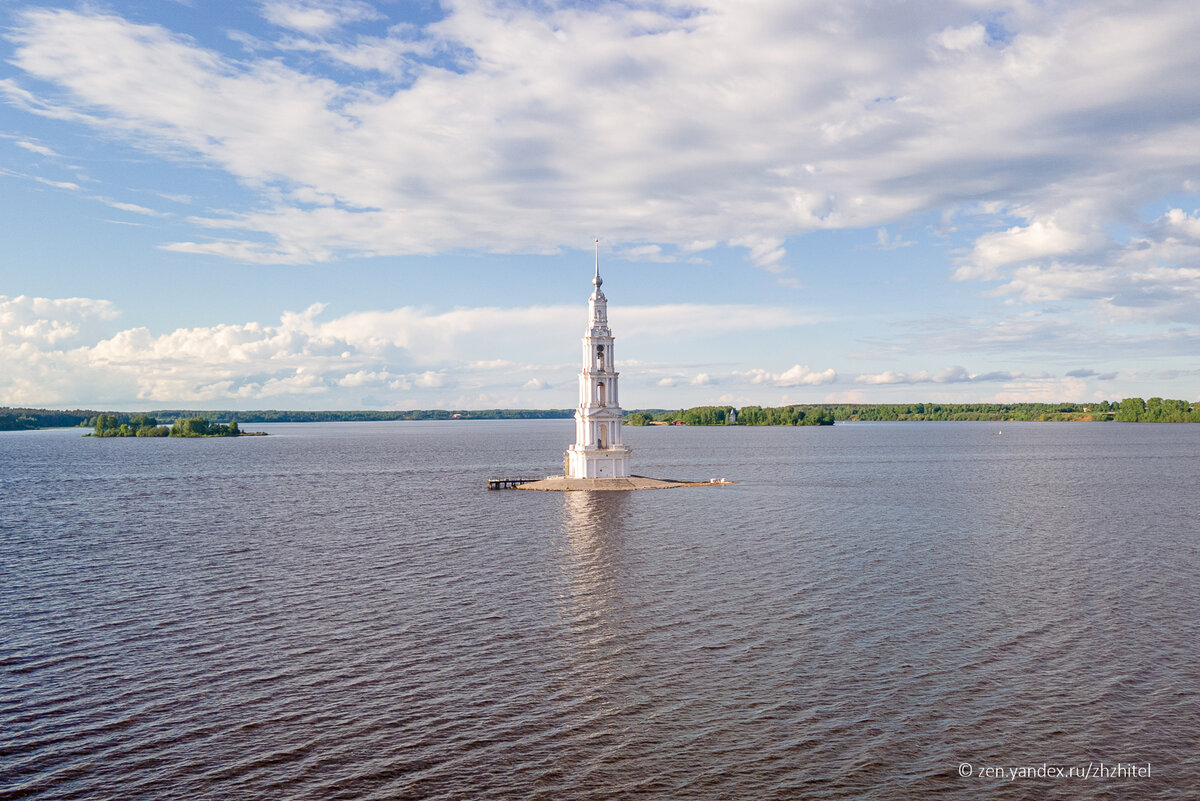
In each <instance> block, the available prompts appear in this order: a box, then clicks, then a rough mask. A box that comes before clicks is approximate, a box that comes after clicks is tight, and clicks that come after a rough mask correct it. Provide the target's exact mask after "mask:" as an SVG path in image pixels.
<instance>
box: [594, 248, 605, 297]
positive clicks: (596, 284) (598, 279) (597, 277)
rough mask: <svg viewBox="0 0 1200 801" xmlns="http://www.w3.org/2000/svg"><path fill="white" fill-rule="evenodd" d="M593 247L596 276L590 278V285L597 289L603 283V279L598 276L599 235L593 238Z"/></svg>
mask: <svg viewBox="0 0 1200 801" xmlns="http://www.w3.org/2000/svg"><path fill="white" fill-rule="evenodd" d="M595 248H596V277H595V278H593V279H592V285H593V286H594V287H596V289H599V288H600V285H601V284H603V283H604V279H603V278H601V277H600V237H596V239H595Z"/></svg>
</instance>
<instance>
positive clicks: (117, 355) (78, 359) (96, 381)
mask: <svg viewBox="0 0 1200 801" xmlns="http://www.w3.org/2000/svg"><path fill="white" fill-rule="evenodd" d="M622 313H623V315H625V316H626V317H627V319H628V320H629V321H630V325H629V327H630V328H631V329H638V328H640V329H642V330H644V331H662V330H667V331H672V332H677V333H683V334H685V335H688V334H693V335H694V334H707V333H710V332H709V331H708V324H709V323H708V321H709V320H714V321H716V322H717V325H718V327H719V328H720V330H725V331H729V330H736V329H737V327H738V326H739V325H740V326H741V327H742V328H745V329H756V328H758V326H759V325H760V324H761V323H760V320H759V318H760V317H761V316H763V315H765V316H767V317H771V316H772V315H776V316H777V315H778V311H777V310H772V309H769V308H767V309H762V310H757V311H756V310H755V309H754V308H753V307H732V309H726V308H723V307H719V306H684V307H680V308H676V307H672V306H648V307H636V306H634V307H624V308H622ZM116 317H117V309H116V307H115V306H114V305H113V304H112V303H111V302H110V301H107V300H94V299H89V298H67V299H47V298H29V297H25V296H19V297H12V298H10V297H7V296H0V361H2V363H3V364H4V365H5V370H4V372H3V373H0V403H6V404H16V405H21V404H34V405H43V404H63V403H74V404H85V405H90V404H97V403H103V402H108V403H115V402H122V401H124V402H133V401H136V402H139V403H160V404H171V403H197V402H214V403H218V402H225V403H230V404H237V403H240V402H243V401H244V402H247V403H249V402H258V401H268V400H272V399H274V401H273V402H279V403H284V402H287V400H288V399H292V401H293V402H300V403H301V404H302V405H304V398H306V397H324V398H327V399H329V400H328V403H332V404H334V405H336V404H338V403H341V404H342V405H344V406H356V405H358V403H357V402H352V400H351V395H352V393H355V392H368V391H369V392H370V393H372V394H371V397H375V398H390V399H391V400H389V401H388V403H408V404H410V405H411V404H416V403H418V401H421V402H423V403H424V405H426V406H439V405H444V401H445V396H444V395H443V391H457V390H468V391H471V392H476V393H478V394H479V396H480V397H483V396H488V397H492V396H503V397H510V398H514V399H521V398H524V403H525V404H526V405H531V406H541V405H544V403H545V401H544V400H540V399H538V398H535V396H534V395H525V394H522V393H535V394H536V393H541V392H543V391H544V390H547V389H550V388H552V387H554V386H560V385H564V384H567V383H569V382H570V380H571V378H572V376H573V374H574V372H575V371H576V370H577V369H578V365H575V364H570V363H564V362H561V361H551V362H543V363H536V362H533V363H516V362H513V361H511V360H509V359H506V358H503V356H502V355H500V354H504V353H511V352H513V351H514V349H518V348H519V349H521V350H522V352H525V353H533V352H535V351H537V350H538V348H539V347H540V348H542V349H543V350H544V352H545V355H548V356H550V357H552V358H559V357H561V356H563V355H564V354H563V352H562V351H563V347H564V346H565V347H566V348H567V351H566V352H567V353H574V350H575V349H574V346H572V345H570V344H569V343H572V342H575V341H577V339H578V336H579V331H580V327H581V322H582V319H583V315H582V312H581V310H580V308H578V307H577V306H544V307H526V308H496V307H477V308H460V309H452V310H450V311H444V312H431V311H428V310H424V309H420V308H416V307H401V308H397V309H388V310H378V311H360V312H350V313H347V314H343V315H340V316H337V317H327V316H326V314H325V306H324V304H320V303H315V304H312V305H310V306H309V307H308V308H306V309H304V310H303V311H299V312H285V313H284V314H282V315H281V316H280V318H279V320H278V321H277V322H274V323H260V322H253V321H252V322H246V323H223V324H218V325H211V326H202V327H196V328H179V329H175V330H173V331H168V332H166V333H154V332H152V331H151V330H150V329H148V328H146V327H144V326H138V327H132V328H124V329H119V330H112V329H113V326H112V323H113V321H114V320H115V318H116ZM780 319H782V318H780ZM656 321H657V322H656ZM530 343H534V344H533V345H531V344H530ZM480 357H483V358H480ZM628 368H632V369H633V371H634V373H635V374H636V372H637V371H638V370H639V368H638V366H637V363H630V364H629V365H628ZM790 372H791V371H789V373H790ZM716 380H717V379H715V378H713V377H712V376H710V375H708V374H706V373H698V374H697V375H695V376H694V377H693V378H692V379H691V382H690V383H691V384H693V385H696V386H702V385H705V384H708V383H716ZM504 392H508V393H509V394H508V395H503V393H504ZM498 393H499V394H498ZM297 399H299V400H297ZM510 402H511V403H519V402H520V401H519V400H513V401H510ZM376 405H378V404H376Z"/></svg>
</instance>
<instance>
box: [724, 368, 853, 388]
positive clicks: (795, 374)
mask: <svg viewBox="0 0 1200 801" xmlns="http://www.w3.org/2000/svg"><path fill="white" fill-rule="evenodd" d="M733 375H734V376H736V377H739V378H740V379H742V380H745V381H748V382H749V383H751V384H770V385H772V386H776V387H799V386H819V385H821V384H831V383H833V382H834V381H836V380H837V373H836V372H834V370H833V369H832V368H830V369H828V370H822V371H820V372H817V371H814V370H812V369H811V368H809V367H808V365H799V364H797V365H793V366H792V367H789V368H788V369H787V370H784V371H783V372H782V373H772V372H769V371H767V370H763V369H760V368H755V369H753V370H748V371H744V372H740V371H735V372H734V373H733Z"/></svg>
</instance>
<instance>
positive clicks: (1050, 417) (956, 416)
mask: <svg viewBox="0 0 1200 801" xmlns="http://www.w3.org/2000/svg"><path fill="white" fill-rule="evenodd" d="M731 411H732V412H733V414H732V415H731V414H730V412H731ZM101 414H109V415H113V416H114V417H116V418H117V422H118V423H128V422H130V421H131V420H133V419H135V418H137V417H139V416H144V415H151V416H153V417H155V418H157V419H158V420H160V421H162V422H164V423H171V422H173V421H175V420H182V419H186V418H195V417H202V418H204V419H205V420H208V421H209V422H211V423H214V424H218V423H219V424H228V423H230V422H233V421H234V420H236V421H237V422H239V423H252V424H259V423H344V422H395V421H415V420H565V419H570V418H571V417H573V416H574V414H575V410H574V409H459V410H447V409H418V410H409V411H374V410H373V411H367V410H360V411H337V410H328V411H287V410H278V409H266V410H251V411H238V410H203V409H163V410H158V411H151V412H114V411H103V410H94V409H72V410H56V409H39V408H30V407H0V431H31V430H37V429H45V428H79V427H85V426H92V425H94V423H95V420H96V418H97V416H99V415H101ZM851 421H854V422H893V421H901V422H927V421H947V422H960V421H979V422H997V423H999V422H1112V421H1115V422H1130V423H1200V403H1190V402H1188V401H1182V400H1171V399H1163V398H1150V399H1149V400H1143V399H1142V398H1125V399H1124V400H1121V401H1118V402H1113V403H1110V402H1108V401H1097V402H1095V403H849V404H828V403H825V404H823V403H814V404H791V405H788V406H778V407H760V406H743V407H741V408H740V409H739V408H735V407H733V406H695V407H692V408H690V409H679V410H677V411H672V410H667V409H633V410H630V411H628V412H626V415H625V421H624V422H625V425H635V426H636V425H655V424H658V425H662V424H667V425H670V424H675V423H678V424H679V425H701V426H711V425H721V426H723V425H750V426H762V425H831V424H833V423H834V422H851Z"/></svg>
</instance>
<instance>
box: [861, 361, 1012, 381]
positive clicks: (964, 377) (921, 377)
mask: <svg viewBox="0 0 1200 801" xmlns="http://www.w3.org/2000/svg"><path fill="white" fill-rule="evenodd" d="M1025 377H1026V376H1022V375H1021V374H1020V373H1010V372H1002V371H997V372H990V373H970V372H968V371H967V369H966V368H965V367H962V366H959V365H954V366H952V367H946V368H944V369H943V370H940V371H938V372H937V373H929V372H926V371H924V370H922V371H921V372H919V373H903V372H897V371H895V370H884V371H883V372H882V373H864V374H862V375H860V376H858V377H856V378H855V379H854V382H855V383H856V384H872V385H874V384H965V383H976V382H985V381H1012V380H1013V379H1017V378H1025Z"/></svg>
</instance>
